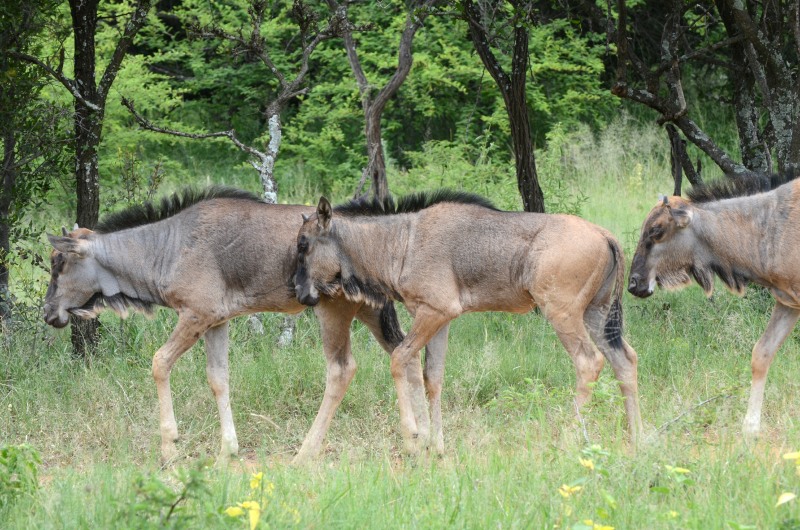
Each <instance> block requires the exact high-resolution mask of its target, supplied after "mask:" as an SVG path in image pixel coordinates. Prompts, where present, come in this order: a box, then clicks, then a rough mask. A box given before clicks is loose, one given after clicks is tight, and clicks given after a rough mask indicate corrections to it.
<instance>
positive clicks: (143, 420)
mask: <svg viewBox="0 0 800 530" xmlns="http://www.w3.org/2000/svg"><path fill="white" fill-rule="evenodd" d="M623 134H624V135H625V136H622V135H623ZM659 135H663V132H661V131H656V130H650V129H646V128H645V129H637V128H635V127H633V126H631V125H630V124H629V125H625V126H621V129H619V130H617V131H614V132H613V134H611V136H602V137H600V138H599V139H592V140H590V139H589V138H588V137H587V136H582V137H579V138H578V139H577V140H575V142H573V143H572V144H571V145H572V147H571V149H572V150H573V151H571V152H572V155H570V156H569V157H565V158H564V160H565V162H564V167H563V178H564V179H565V181H566V182H568V183H569V185H570V186H571V187H572V189H574V190H577V189H580V190H581V191H582V192H583V193H584V194H586V195H587V196H588V197H589V198H588V200H587V202H586V203H584V204H583V207H582V214H583V216H584V217H586V218H587V219H590V220H592V221H595V222H597V223H598V224H601V225H603V226H606V227H608V228H609V229H611V230H612V231H613V232H614V233H615V234H616V235H617V236H618V237H619V238H620V240H621V241H622V242H623V245H624V247H625V250H626V256H627V257H628V259H630V257H631V256H632V253H633V245H635V243H636V239H637V237H638V229H639V224H640V223H641V221H642V219H643V218H644V215H645V213H646V212H647V210H648V209H649V208H650V206H651V205H652V204H654V203H655V201H656V194H657V193H658V192H659V191H661V192H663V191H669V189H670V188H671V184H670V182H669V178H668V176H667V175H668V168H667V166H666V162H665V161H664V160H663V159H659V158H658V157H655V156H653V155H652V153H653V152H655V150H656V148H658V149H660V150H663V145H664V144H666V142H665V141H663V140H664V139H663V138H661V137H660V136H659ZM613 137H618V138H620V137H621V138H622V140H621V141H622V142H623V143H624V144H626V145H628V146H629V148H628V149H625V150H619V149H616V148H615V147H614V145H615V144H614V142H612V141H611V139H613ZM624 306H625V315H626V332H625V335H626V338H627V339H628V341H629V342H630V343H631V345H632V346H633V347H634V348H635V349H636V350H637V351H638V353H639V359H640V364H639V368H640V372H639V382H640V391H641V405H642V413H643V417H644V421H645V429H646V431H647V432H648V433H649V435H650V436H649V437H648V440H647V443H646V444H645V445H644V446H643V447H642V448H641V449H640V450H639V451H638V452H636V453H634V452H633V451H632V450H631V448H630V446H629V444H628V442H627V440H626V433H625V418H624V413H623V411H622V403H621V398H620V396H619V392H618V390H617V387H616V383H615V381H614V379H613V375H612V374H611V372H610V369H608V368H606V369H605V370H604V372H603V374H602V376H601V378H600V381H599V382H598V383H597V385H596V388H595V394H594V397H593V399H592V402H591V403H590V404H589V405H588V406H587V408H586V410H585V411H584V412H583V414H582V422H581V421H579V420H578V419H576V417H575V414H574V412H573V410H572V406H571V401H572V397H573V385H574V371H573V368H572V365H571V363H570V361H569V358H568V357H567V355H566V354H565V352H564V351H563V349H562V348H561V346H560V345H559V344H558V341H557V339H556V337H555V334H554V333H553V331H552V329H551V328H550V326H549V325H548V324H547V322H546V321H544V319H543V318H542V316H541V315H540V314H538V313H532V314H529V315H523V316H517V315H508V314H480V315H466V316H464V317H461V318H459V319H458V320H456V321H455V322H454V323H453V325H452V327H451V339H450V351H449V353H448V362H447V372H446V378H445V390H444V398H443V407H444V422H445V425H444V427H445V444H446V454H445V455H444V457H442V458H434V457H429V456H423V457H420V458H407V457H404V456H403V455H402V454H401V452H400V449H399V448H400V446H401V439H400V435H399V433H398V423H399V420H398V415H397V408H396V403H395V392H394V387H393V384H392V381H391V377H390V375H389V371H388V357H387V356H386V354H385V353H383V351H382V350H381V349H380V348H379V347H378V346H377V344H376V343H375V342H374V340H372V339H371V337H370V335H369V333H368V332H367V331H366V329H365V328H363V327H362V326H360V325H358V324H356V325H354V328H353V336H354V344H353V350H354V354H355V357H356V360H357V362H358V363H359V370H358V373H357V375H356V377H355V380H354V381H353V384H352V385H351V387H350V389H349V391H348V393H347V396H346V397H345V399H344V402H343V403H342V406H341V407H340V409H339V411H338V412H337V415H336V417H335V419H334V421H333V424H332V427H331V430H330V432H329V434H328V437H327V440H326V446H325V447H326V448H325V452H324V454H323V455H322V457H321V458H320V460H319V461H317V462H315V463H314V464H312V465H309V466H305V467H300V468H297V467H292V466H290V465H289V461H290V459H291V457H292V456H293V454H294V452H295V451H296V450H297V448H298V447H299V444H300V442H301V441H302V439H303V437H304V435H305V433H306V430H307V429H308V428H309V427H310V425H311V422H312V420H313V417H314V415H315V413H316V408H317V406H318V404H319V401H320V399H321V396H322V392H323V388H324V371H325V366H324V360H323V356H322V355H321V344H320V338H319V333H318V329H317V324H316V321H315V319H314V317H313V315H312V314H311V313H304V314H303V315H302V316H301V317H300V318H299V320H298V328H297V337H296V340H295V342H294V343H293V344H292V345H291V346H290V347H288V348H286V349H278V348H277V347H276V346H275V343H276V339H277V335H278V331H277V329H278V325H279V323H280V321H281V318H282V317H281V316H280V315H264V316H263V321H264V323H265V328H266V334H265V335H263V336H262V335H256V334H255V333H254V332H253V331H252V330H251V328H250V327H249V326H248V324H247V322H246V321H244V320H242V319H239V320H236V321H234V323H233V325H232V327H231V334H232V340H231V381H232V398H233V408H234V418H235V421H236V425H237V430H238V434H239V442H240V447H241V457H242V459H241V461H239V462H237V463H235V464H233V465H232V466H230V467H229V468H228V469H224V470H218V469H214V468H209V467H206V464H207V462H208V458H209V456H213V455H215V454H216V452H217V449H218V443H219V442H218V436H219V424H218V418H217V413H216V407H215V405H214V402H213V399H212V397H211V392H210V391H209V389H208V387H207V384H206V380H205V356H204V353H203V350H202V348H201V346H200V345H198V346H195V347H194V348H192V349H191V350H190V351H189V352H187V353H186V354H185V355H184V356H183V358H182V359H181V360H180V361H179V362H178V363H177V365H176V367H175V370H174V372H173V377H172V387H173V393H174V401H175V407H176V415H177V418H178V423H179V429H180V433H181V441H180V442H179V450H180V451H181V456H180V458H179V460H178V462H177V463H176V464H175V465H173V466H171V467H170V468H168V469H163V470H162V469H161V468H160V466H159V464H158V451H159V434H158V406H157V399H156V392H155V385H154V384H153V382H152V378H151V375H150V363H151V357H152V354H153V352H154V351H155V350H156V349H157V348H158V347H159V346H160V345H161V344H162V343H163V342H164V341H165V340H166V337H167V336H168V334H169V332H170V330H171V327H172V325H173V324H174V322H175V316H174V314H172V313H171V312H169V311H167V310H162V311H160V312H159V313H158V314H157V317H156V318H155V319H154V320H147V319H145V318H143V317H141V316H138V315H137V316H134V317H132V318H130V319H128V320H127V321H120V320H119V319H118V318H116V317H115V316H114V315H111V314H109V315H104V316H103V317H102V319H101V320H102V322H103V339H102V343H101V346H100V350H99V352H98V353H97V354H96V355H95V356H93V357H91V358H90V359H88V360H87V361H86V362H81V361H76V360H74V359H72V357H71V355H70V344H69V338H68V334H67V333H66V332H63V331H56V330H52V329H45V328H43V327H42V326H41V325H40V324H38V323H34V322H31V323H29V325H28V327H29V328H30V329H17V331H16V332H15V333H14V334H13V335H9V336H4V337H3V340H2V341H0V411H2V414H0V445H2V444H13V445H19V444H22V443H27V444H30V445H31V446H33V447H34V448H35V449H36V450H37V451H38V452H39V454H40V455H41V459H42V464H41V465H40V466H39V487H38V489H35V490H28V491H25V492H24V494H22V495H17V496H16V497H15V498H14V499H13V500H10V501H8V502H5V501H4V500H3V499H4V498H5V499H7V498H8V496H6V497H3V495H4V491H2V490H0V528H4V529H5V528H20V529H22V528H26V529H27V528H152V527H160V526H163V527H177V528H224V527H230V528H247V527H248V526H247V523H246V522H245V520H244V519H240V518H232V517H229V516H227V515H225V514H224V513H223V510H224V509H225V508H227V507H229V506H233V505H236V504H237V503H240V502H242V501H245V500H247V499H253V498H255V499H257V500H259V501H260V503H261V505H262V508H263V513H262V515H261V519H262V522H263V523H266V524H268V525H269V526H273V527H291V526H298V527H304V528H365V527H372V528H384V527H385V528H441V527H452V528H487V527H497V528H537V529H538V528H586V527H589V528H591V526H589V525H587V524H586V523H585V521H586V520H592V521H593V523H594V524H601V525H607V526H611V527H614V528H618V529H619V528H696V529H708V528H730V529H736V528H787V529H788V528H799V527H800V504H798V501H793V502H788V503H786V504H784V505H781V506H777V507H776V506H775V505H776V502H777V500H778V498H779V496H780V494H781V493H783V492H795V493H800V476H798V474H797V472H796V469H795V465H794V462H793V461H789V460H785V459H783V458H782V455H783V454H785V453H788V452H790V451H794V450H796V449H800V425H798V423H797V420H796V418H797V415H796V412H795V411H796V403H797V402H798V398H800V380H798V378H797V377H796V374H798V373H800V356H798V348H800V344H798V335H797V333H795V334H793V335H792V336H791V338H790V339H789V340H788V341H787V343H786V344H785V345H784V346H783V348H782V349H781V350H780V352H779V353H778V356H777V358H776V360H775V362H774V364H773V367H772V370H771V372H770V374H769V379H768V384H767V390H766V398H765V407H764V417H763V436H762V437H761V439H760V440H759V442H758V443H756V444H754V445H746V444H744V443H743V442H741V441H740V437H739V431H740V424H741V420H742V418H743V415H744V411H745V408H746V401H747V395H748V393H749V384H750V363H749V359H750V350H751V348H752V345H753V344H754V343H755V341H756V340H757V338H758V336H759V335H760V334H761V332H762V331H763V329H764V327H765V325H766V322H767V319H768V316H769V311H770V309H771V307H772V301H771V298H770V297H769V295H767V294H766V293H764V292H763V291H761V290H756V289H750V290H749V291H748V294H747V296H745V297H744V298H737V297H735V296H733V295H731V294H729V293H728V292H726V291H724V289H723V288H722V287H721V285H718V286H717V292H716V294H715V295H714V297H713V298H712V299H711V300H707V299H706V298H705V297H704V295H703V294H702V292H701V291H700V289H699V288H697V287H693V288H689V289H685V290H683V291H680V292H671V293H667V292H658V293H657V294H656V295H655V296H653V297H652V298H650V299H647V300H638V299H634V298H632V297H630V296H628V295H627V294H626V295H625V299H624ZM401 316H402V318H403V320H404V324H405V325H406V326H407V324H408V322H409V320H408V317H407V315H405V314H402V315H401ZM581 458H583V459H589V460H591V461H592V464H593V465H594V469H593V470H591V469H589V468H587V467H585V466H584V465H582V464H581V462H580V459H581ZM0 469H2V468H0ZM682 469H685V470H688V471H689V472H688V473H684V472H682ZM256 471H262V472H263V473H264V477H265V481H269V482H271V483H272V484H274V491H273V492H272V493H271V494H267V493H263V492H262V493H259V492H258V491H253V490H251V489H250V486H249V479H250V474H251V473H253V472H256ZM187 477H193V480H194V482H191V485H190V486H189V487H185V484H186V480H187ZM2 483H3V482H0V484H2ZM563 485H567V486H572V487H577V486H580V488H581V489H580V490H579V491H575V492H574V493H571V494H568V496H567V497H564V496H562V494H560V493H559V488H561V487H562V486H563ZM562 491H563V492H564V493H565V494H567V493H566V491H565V490H563V489H562ZM182 492H184V493H185V495H184V497H185V498H183V500H179V501H178V502H177V503H176V509H175V510H174V511H173V513H172V514H171V515H170V516H169V517H168V518H167V516H166V514H167V513H168V507H169V506H170V505H171V504H172V503H174V502H175V501H176V499H177V497H176V496H179V495H180V494H181V493H182Z"/></svg>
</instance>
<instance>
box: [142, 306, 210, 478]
mask: <svg viewBox="0 0 800 530" xmlns="http://www.w3.org/2000/svg"><path fill="white" fill-rule="evenodd" d="M207 328H208V325H207V324H204V323H202V322H201V321H200V319H199V318H197V316H195V315H191V314H187V313H180V312H179V314H178V325H177V326H176V327H175V329H174V330H173V331H172V335H170V337H169V340H168V341H167V343H166V344H164V345H163V346H161V347H160V348H159V349H158V351H157V352H156V353H155V355H154V356H153V379H155V382H156V390H157V391H158V405H159V411H160V413H159V416H160V427H161V461H162V462H163V463H167V462H169V461H170V460H172V459H173V458H175V455H176V454H177V449H176V448H175V442H176V441H177V440H178V424H177V422H176V421H175V411H174V409H173V408H172V392H171V391H170V387H169V374H170V372H171V371H172V367H173V366H174V365H175V362H176V361H177V360H178V358H179V357H180V356H181V355H183V353H184V352H186V350H188V349H189V348H191V347H192V345H193V344H194V343H195V342H197V339H199V338H200V336H201V335H202V334H203V333H204V332H205V331H206V329H207Z"/></svg>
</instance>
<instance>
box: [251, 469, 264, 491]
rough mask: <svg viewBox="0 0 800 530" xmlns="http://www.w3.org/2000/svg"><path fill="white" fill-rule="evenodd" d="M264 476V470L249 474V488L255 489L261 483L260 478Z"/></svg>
mask: <svg viewBox="0 0 800 530" xmlns="http://www.w3.org/2000/svg"><path fill="white" fill-rule="evenodd" d="M262 478H264V472H263V471H259V472H258V473H253V474H252V475H251V476H250V489H251V490H255V489H258V487H259V486H260V485H261V479H262Z"/></svg>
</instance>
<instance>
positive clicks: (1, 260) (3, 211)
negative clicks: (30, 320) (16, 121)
mask: <svg viewBox="0 0 800 530" xmlns="http://www.w3.org/2000/svg"><path fill="white" fill-rule="evenodd" d="M11 129H12V128H11V127H9V128H8V130H6V132H5V135H4V137H3V167H2V171H3V181H2V184H3V187H2V190H0V321H3V320H6V319H8V318H9V317H10V316H11V299H10V296H9V291H8V256H9V253H10V251H11V241H10V232H11V226H10V225H11V222H10V219H9V214H10V213H11V200H12V197H13V196H14V184H15V182H16V179H17V173H16V171H17V170H16V168H15V160H14V152H15V149H16V136H15V135H14V131H13V130H11Z"/></svg>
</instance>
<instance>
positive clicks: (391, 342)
mask: <svg viewBox="0 0 800 530" xmlns="http://www.w3.org/2000/svg"><path fill="white" fill-rule="evenodd" d="M412 316H413V315H412ZM356 318H358V319H359V320H361V322H363V323H364V324H365V325H366V326H367V327H368V328H369V329H370V331H371V332H372V334H373V335H374V336H375V338H376V339H377V340H378V343H379V344H380V345H381V347H382V348H383V349H384V350H386V351H387V352H388V353H390V354H391V353H392V352H393V351H394V349H395V348H396V347H397V346H398V345H399V344H400V342H401V341H402V340H403V335H402V334H401V333H399V328H398V330H397V331H398V333H391V334H389V336H386V335H385V333H386V331H387V330H384V329H383V325H382V323H381V310H378V309H375V308H372V307H370V306H368V305H366V304H365V305H363V306H362V307H361V309H359V311H358V313H357V314H356ZM433 342H436V340H435V338H434V340H433V341H431V344H428V345H427V347H426V351H427V352H428V353H427V354H426V355H425V359H426V366H427V359H428V358H431V359H432V361H431V364H432V365H434V366H435V365H437V363H438V361H437V360H436V359H441V363H444V356H445V353H446V350H447V338H446V333H445V340H444V341H442V344H441V345H439V344H438V343H437V344H435V345H434V344H433ZM441 348H444V350H442V351H440V350H441ZM406 375H407V377H408V381H409V384H411V387H412V389H411V391H412V393H413V396H414V398H413V399H412V403H413V404H414V417H415V419H416V422H417V428H418V431H419V437H420V438H421V441H422V443H427V441H428V440H429V439H430V434H429V433H430V424H431V413H432V412H433V411H431V413H429V412H428V407H427V404H426V401H425V385H426V384H427V381H428V373H427V371H426V372H425V375H424V378H423V376H422V371H421V369H420V366H419V363H410V364H409V365H408V367H407V371H406ZM423 380H424V382H423ZM439 388H441V381H440V382H439ZM437 395H438V394H437ZM440 410H441V407H440ZM439 415H440V416H441V412H440V413H439ZM439 426H440V432H441V420H440V421H439ZM439 438H441V433H440V435H439ZM434 441H435V440H434Z"/></svg>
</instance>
